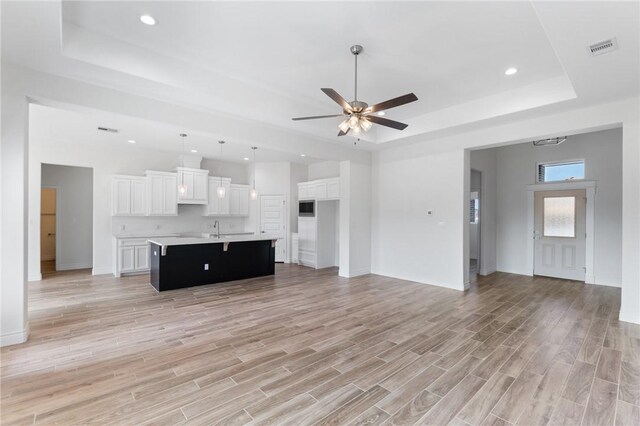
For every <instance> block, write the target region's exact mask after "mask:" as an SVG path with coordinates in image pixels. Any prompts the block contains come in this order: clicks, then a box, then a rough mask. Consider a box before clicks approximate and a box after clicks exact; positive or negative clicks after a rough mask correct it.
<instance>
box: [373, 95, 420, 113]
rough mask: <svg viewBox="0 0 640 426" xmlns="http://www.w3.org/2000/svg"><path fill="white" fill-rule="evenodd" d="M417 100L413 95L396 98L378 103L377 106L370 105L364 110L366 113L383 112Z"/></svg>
mask: <svg viewBox="0 0 640 426" xmlns="http://www.w3.org/2000/svg"><path fill="white" fill-rule="evenodd" d="M417 100H418V97H417V96H416V95H414V94H413V93H408V94H406V95H402V96H398V97H397V98H393V99H389V100H388V101H384V102H380V103H379V104H375V105H371V106H370V107H369V108H367V109H366V110H365V112H366V113H370V112H378V111H383V110H385V109H390V108H395V107H398V106H400V105H404V104H408V103H411V102H415V101H417Z"/></svg>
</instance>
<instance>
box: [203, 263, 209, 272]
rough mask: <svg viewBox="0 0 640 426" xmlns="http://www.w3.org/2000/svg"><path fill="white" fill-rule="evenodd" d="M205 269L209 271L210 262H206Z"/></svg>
mask: <svg viewBox="0 0 640 426" xmlns="http://www.w3.org/2000/svg"><path fill="white" fill-rule="evenodd" d="M204 270H205V271H208V270H209V264H208V263H205V264H204Z"/></svg>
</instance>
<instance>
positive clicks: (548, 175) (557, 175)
mask: <svg viewBox="0 0 640 426" xmlns="http://www.w3.org/2000/svg"><path fill="white" fill-rule="evenodd" d="M582 179H584V160H577V161H565V162H557V163H540V164H538V182H564V181H568V180H582Z"/></svg>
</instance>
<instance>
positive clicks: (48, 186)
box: [29, 185, 62, 281]
mask: <svg viewBox="0 0 640 426" xmlns="http://www.w3.org/2000/svg"><path fill="white" fill-rule="evenodd" d="M43 189H55V190H56V258H55V264H56V271H59V270H60V269H59V268H58V259H59V256H58V253H60V238H58V230H59V229H60V215H59V214H58V211H59V210H60V191H61V190H62V189H61V188H60V187H59V186H56V185H41V186H40V193H41V194H42V190H43ZM38 220H39V221H40V223H42V209H40V217H39V218H38ZM39 226H40V225H39ZM40 232H41V231H40ZM41 280H42V236H40V263H39V264H38V279H37V280H35V281H41ZM29 281H31V280H29Z"/></svg>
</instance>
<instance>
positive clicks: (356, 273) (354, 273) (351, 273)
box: [338, 269, 371, 278]
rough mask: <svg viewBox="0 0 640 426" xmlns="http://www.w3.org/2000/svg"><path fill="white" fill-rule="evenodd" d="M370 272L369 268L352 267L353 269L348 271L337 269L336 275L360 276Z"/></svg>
mask: <svg viewBox="0 0 640 426" xmlns="http://www.w3.org/2000/svg"><path fill="white" fill-rule="evenodd" d="M370 273H371V270H369V269H354V270H353V271H349V273H345V272H343V271H342V270H339V271H338V275H339V276H341V277H344V278H354V277H360V276H362V275H367V274H370Z"/></svg>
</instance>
